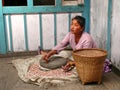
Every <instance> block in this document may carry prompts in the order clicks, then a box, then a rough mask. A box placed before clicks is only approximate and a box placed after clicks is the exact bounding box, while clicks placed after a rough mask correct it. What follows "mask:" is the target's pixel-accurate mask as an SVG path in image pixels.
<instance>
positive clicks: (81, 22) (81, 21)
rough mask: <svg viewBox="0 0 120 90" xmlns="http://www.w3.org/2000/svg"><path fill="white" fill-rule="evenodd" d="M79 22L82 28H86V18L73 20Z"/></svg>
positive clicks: (76, 17)
mask: <svg viewBox="0 0 120 90" xmlns="http://www.w3.org/2000/svg"><path fill="white" fill-rule="evenodd" d="M74 19H75V20H77V22H78V23H79V24H80V26H81V27H84V28H85V18H84V17H82V16H75V17H74V18H72V20H74Z"/></svg>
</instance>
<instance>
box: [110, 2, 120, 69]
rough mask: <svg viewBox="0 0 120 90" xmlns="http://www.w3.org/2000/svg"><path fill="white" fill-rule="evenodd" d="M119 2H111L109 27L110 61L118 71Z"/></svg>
mask: <svg viewBox="0 0 120 90" xmlns="http://www.w3.org/2000/svg"><path fill="white" fill-rule="evenodd" d="M119 3H120V0H113V13H112V25H111V38H112V39H111V60H112V62H113V64H114V65H115V66H116V67H117V68H118V69H119V70H120V50H119V48H120V21H119V20H120V5H119Z"/></svg>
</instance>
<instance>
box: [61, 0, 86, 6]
mask: <svg viewBox="0 0 120 90" xmlns="http://www.w3.org/2000/svg"><path fill="white" fill-rule="evenodd" d="M81 4H84V0H62V5H63V6H67V5H81Z"/></svg>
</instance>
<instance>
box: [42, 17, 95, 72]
mask: <svg viewBox="0 0 120 90" xmlns="http://www.w3.org/2000/svg"><path fill="white" fill-rule="evenodd" d="M84 30H85V18H84V17H82V16H75V17H74V18H73V19H72V22H71V25H70V32H69V33H68V34H67V35H66V36H65V38H64V39H63V40H62V41H61V42H60V43H59V44H58V45H56V46H55V47H54V48H53V49H52V50H51V51H50V52H48V53H46V54H44V56H43V59H44V60H46V62H47V61H48V58H49V57H51V56H52V55H54V54H58V53H59V52H60V51H62V50H64V48H65V47H66V46H67V45H68V44H69V45H70V46H71V48H72V50H77V49H82V48H96V45H95V43H94V41H93V39H92V37H91V36H90V34H88V33H87V32H84ZM74 65H75V63H74V61H73V62H70V63H68V64H67V65H66V66H65V67H63V69H64V70H65V71H66V70H67V69H68V66H74Z"/></svg>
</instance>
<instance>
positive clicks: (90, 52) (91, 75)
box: [73, 48, 107, 84]
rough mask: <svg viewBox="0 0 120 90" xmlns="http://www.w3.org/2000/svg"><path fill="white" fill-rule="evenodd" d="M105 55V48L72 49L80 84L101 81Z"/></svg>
mask: <svg viewBox="0 0 120 90" xmlns="http://www.w3.org/2000/svg"><path fill="white" fill-rule="evenodd" d="M106 56H107V52H106V51H105V50H102V49H97V48H92V49H79V50H76V51H73V58H74V60H75V63H76V69H77V72H78V76H79V78H80V80H81V81H82V84H86V83H90V82H98V84H100V83H101V78H102V74H103V66H104V61H105V58H106Z"/></svg>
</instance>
